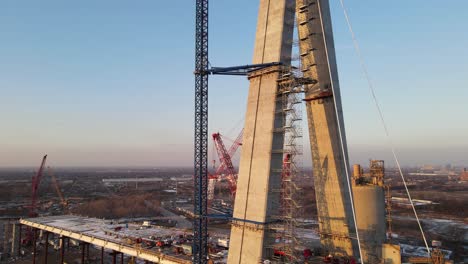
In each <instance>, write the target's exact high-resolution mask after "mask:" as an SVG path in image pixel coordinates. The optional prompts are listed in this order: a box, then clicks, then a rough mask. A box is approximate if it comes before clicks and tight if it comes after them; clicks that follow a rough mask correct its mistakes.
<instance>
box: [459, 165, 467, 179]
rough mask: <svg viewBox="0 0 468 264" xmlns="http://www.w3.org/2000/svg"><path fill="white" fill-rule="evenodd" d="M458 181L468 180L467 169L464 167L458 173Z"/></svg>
mask: <svg viewBox="0 0 468 264" xmlns="http://www.w3.org/2000/svg"><path fill="white" fill-rule="evenodd" d="M460 181H468V171H466V168H464V169H463V171H462V172H461V174H460Z"/></svg>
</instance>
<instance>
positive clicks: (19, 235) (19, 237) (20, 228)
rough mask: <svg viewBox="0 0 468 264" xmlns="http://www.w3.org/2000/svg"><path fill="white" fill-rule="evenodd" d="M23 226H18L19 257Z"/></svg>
mask: <svg viewBox="0 0 468 264" xmlns="http://www.w3.org/2000/svg"><path fill="white" fill-rule="evenodd" d="M22 227H23V225H21V224H18V256H20V255H21V244H22V243H21V232H22V231H23V230H22V229H23V228H22Z"/></svg>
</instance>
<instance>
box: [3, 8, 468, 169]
mask: <svg viewBox="0 0 468 264" xmlns="http://www.w3.org/2000/svg"><path fill="white" fill-rule="evenodd" d="M193 2H194V1H186V3H185V2H184V3H181V4H179V5H174V4H173V3H170V2H168V1H150V0H142V1H138V3H134V2H130V1H110V0H103V1H99V2H96V1H91V0H83V1H79V2H68V3H65V2H63V1H58V0H44V1H40V2H38V1H21V3H20V2H18V1H8V2H1V3H0V32H2V45H0V57H2V63H1V64H0V90H1V91H2V96H0V120H1V124H2V126H1V127H2V130H1V131H0V167H15V166H36V165H37V164H39V162H40V159H41V157H42V155H43V154H45V153H47V154H49V164H50V165H52V166H58V167H63V166H149V167H152V166H154V167H158V166H178V165H180V166H190V165H191V164H192V156H193V150H192V141H193V86H194V85H193V81H194V77H193V68H194V62H193V60H194V3H193ZM345 3H346V4H347V5H348V8H349V13H350V15H351V20H352V22H353V25H354V28H355V31H356V34H357V37H358V39H359V41H360V44H361V46H362V49H363V53H364V56H365V59H366V61H367V62H368V66H369V70H370V74H371V76H372V78H373V82H374V84H375V87H376V92H377V96H378V97H379V100H380V102H381V103H382V108H383V111H384V115H385V118H386V121H387V124H388V126H389V129H390V134H391V136H392V139H393V141H394V144H395V147H396V149H397V152H398V153H399V157H400V161H401V163H402V164H403V165H405V166H408V165H423V164H440V165H444V164H447V163H451V164H453V165H459V166H462V165H465V164H466V165H468V137H467V136H466V132H467V131H468V124H467V122H465V116H466V115H467V114H468V106H467V104H466V99H467V98H468V89H466V83H467V81H468V80H467V78H468V77H467V76H466V72H468V64H467V61H468V52H466V51H465V48H466V46H468V36H467V34H466V28H465V25H466V14H465V10H467V8H468V2H464V1H457V2H456V3H455V1H453V2H450V3H445V4H444V6H441V5H440V1H437V2H436V1H434V0H429V1H424V4H422V3H423V2H422V1H403V0H397V1H392V3H383V2H379V1H351V0H348V1H345ZM257 8H258V1H252V0H238V1H212V3H211V6H210V12H211V17H210V63H211V65H213V66H231V65H242V64H248V63H250V62H251V60H252V58H251V57H252V53H253V44H254V33H255V27H256V20H257V17H256V16H257ZM331 8H332V18H333V25H334V33H335V34H334V37H335V46H336V52H337V60H338V69H339V75H340V84H341V90H342V100H343V109H344V119H345V125H346V133H347V140H348V145H349V152H350V162H351V163H355V162H359V163H362V164H363V165H367V164H368V159H369V158H375V159H384V160H386V162H387V164H389V166H391V164H393V161H392V158H391V153H390V151H389V149H388V146H387V145H386V141H387V140H386V138H385V136H384V132H383V129H382V127H381V125H380V123H379V120H378V116H377V113H376V110H375V107H374V106H373V103H372V101H371V97H370V94H369V91H368V88H367V84H366V81H365V79H364V78H363V74H362V72H361V70H360V66H359V62H358V59H357V57H356V54H355V52H354V50H353V47H352V42H351V38H350V33H349V32H348V29H347V27H346V24H345V22H344V18H343V14H342V10H341V9H340V7H339V2H338V1H331ZM441 12H442V14H447V15H445V16H443V17H444V18H443V19H437V20H435V19H434V17H440V15H441ZM448 14H450V15H448ZM464 22H465V23H464ZM247 89H248V81H247V80H246V79H245V78H242V77H240V78H239V77H237V78H235V77H217V76H214V77H212V78H211V80H210V132H217V131H220V132H221V133H226V134H227V136H229V137H230V138H235V136H236V134H237V133H238V131H239V130H240V129H241V128H242V119H243V115H244V113H245V106H246V98H247ZM303 128H304V131H306V130H307V129H306V128H307V126H306V123H304V125H303ZM307 138H308V137H307V135H305V136H304V140H307ZM211 149H212V148H211V147H210V151H211ZM304 150H305V152H306V153H305V154H304V165H306V166H307V165H308V164H310V163H311V162H310V154H309V153H308V152H309V150H308V142H306V141H304Z"/></svg>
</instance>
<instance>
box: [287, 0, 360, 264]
mask: <svg viewBox="0 0 468 264" xmlns="http://www.w3.org/2000/svg"><path fill="white" fill-rule="evenodd" d="M310 3H311V2H310V1H306V0H297V7H298V8H301V7H303V8H302V9H301V11H299V12H296V14H297V22H298V23H297V24H298V26H297V27H298V29H297V30H298V34H299V39H300V41H299V47H300V53H301V64H302V71H303V73H304V77H306V78H310V79H312V80H315V81H316V83H315V84H310V85H308V86H307V92H306V95H305V101H306V110H307V118H308V119H307V121H308V126H309V138H310V148H311V153H312V163H313V174H314V183H315V194H316V201H317V211H318V220H319V223H320V226H319V230H320V234H321V244H322V248H324V249H326V250H327V251H329V252H330V253H331V254H332V255H335V256H346V255H348V256H358V252H357V243H355V241H353V240H352V239H351V237H355V236H356V234H355V233H356V230H355V223H354V219H353V215H352V203H351V199H350V195H351V193H350V192H349V188H348V186H347V183H348V180H349V179H347V173H346V171H347V170H348V169H349V164H348V150H347V145H346V135H345V127H344V121H343V114H342V112H343V110H342V106H341V96H340V86H339V81H338V70H337V65H336V58H335V48H334V43H333V30H332V23H331V15H330V10H329V9H330V8H329V0H320V1H315V3H314V4H310ZM312 18H313V19H312ZM348 173H350V171H349V170H348Z"/></svg>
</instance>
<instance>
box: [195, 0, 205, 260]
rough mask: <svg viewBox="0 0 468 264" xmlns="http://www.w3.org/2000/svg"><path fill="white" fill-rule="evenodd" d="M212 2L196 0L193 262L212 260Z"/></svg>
mask: <svg viewBox="0 0 468 264" xmlns="http://www.w3.org/2000/svg"><path fill="white" fill-rule="evenodd" d="M208 2H209V1H208V0H197V1H196V22H195V23H196V28H195V139H194V199H193V200H194V215H195V218H194V222H193V235H194V239H193V263H207V261H208V260H207V257H208V247H207V244H208V219H207V217H208V216H207V215H208Z"/></svg>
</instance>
